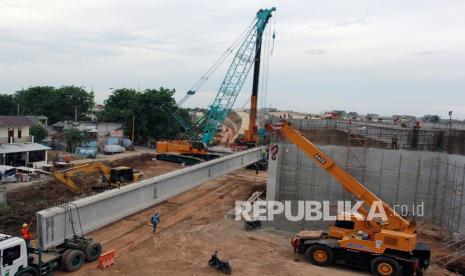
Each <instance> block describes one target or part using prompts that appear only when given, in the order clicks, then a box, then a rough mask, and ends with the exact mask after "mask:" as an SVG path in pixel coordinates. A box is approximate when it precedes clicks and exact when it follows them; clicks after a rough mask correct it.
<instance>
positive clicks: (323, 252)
mask: <svg viewBox="0 0 465 276" xmlns="http://www.w3.org/2000/svg"><path fill="white" fill-rule="evenodd" d="M305 255H306V257H307V259H308V260H309V261H310V262H311V263H312V264H314V265H318V266H329V265H331V264H332V263H333V261H334V253H333V250H331V248H329V247H327V246H324V245H320V244H315V245H312V246H310V247H309V248H308V249H307V252H306V253H305Z"/></svg>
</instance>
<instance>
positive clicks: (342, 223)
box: [334, 220, 355, 230]
mask: <svg viewBox="0 0 465 276" xmlns="http://www.w3.org/2000/svg"><path fill="white" fill-rule="evenodd" d="M334 226H335V227H338V228H344V229H351V230H353V229H354V228H355V222H354V221H351V220H336V221H335V222H334Z"/></svg>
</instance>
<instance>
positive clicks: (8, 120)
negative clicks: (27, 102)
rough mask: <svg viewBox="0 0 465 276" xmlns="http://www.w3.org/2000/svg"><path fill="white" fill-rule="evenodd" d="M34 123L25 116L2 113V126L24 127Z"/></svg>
mask: <svg viewBox="0 0 465 276" xmlns="http://www.w3.org/2000/svg"><path fill="white" fill-rule="evenodd" d="M32 125H34V123H33V122H32V121H31V120H30V119H29V118H28V117H25V116H3V115H0V127H23V126H32Z"/></svg>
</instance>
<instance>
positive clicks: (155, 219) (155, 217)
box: [151, 212, 160, 233]
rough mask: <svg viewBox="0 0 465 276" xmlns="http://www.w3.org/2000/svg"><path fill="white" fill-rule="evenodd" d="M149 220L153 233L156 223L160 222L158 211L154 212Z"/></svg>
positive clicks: (155, 229)
mask: <svg viewBox="0 0 465 276" xmlns="http://www.w3.org/2000/svg"><path fill="white" fill-rule="evenodd" d="M151 222H152V228H153V233H155V231H157V226H158V223H159V222H160V216H159V215H158V212H156V213H155V214H154V215H153V216H152V219H151Z"/></svg>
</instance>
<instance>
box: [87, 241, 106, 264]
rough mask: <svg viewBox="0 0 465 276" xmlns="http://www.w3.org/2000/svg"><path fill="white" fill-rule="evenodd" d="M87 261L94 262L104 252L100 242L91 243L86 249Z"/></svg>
mask: <svg viewBox="0 0 465 276" xmlns="http://www.w3.org/2000/svg"><path fill="white" fill-rule="evenodd" d="M84 254H85V256H86V262H89V263H90V262H93V261H95V260H97V259H98V257H100V254H102V245H101V244H100V243H98V242H94V243H89V244H88V245H87V246H86V249H85V250H84Z"/></svg>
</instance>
